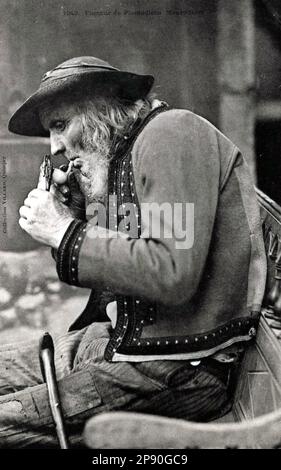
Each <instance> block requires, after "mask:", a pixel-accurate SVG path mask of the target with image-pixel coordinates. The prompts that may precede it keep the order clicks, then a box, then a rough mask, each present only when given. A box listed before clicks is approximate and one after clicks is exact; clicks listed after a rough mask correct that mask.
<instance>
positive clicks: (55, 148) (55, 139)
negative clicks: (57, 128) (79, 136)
mask: <svg viewBox="0 0 281 470" xmlns="http://www.w3.org/2000/svg"><path fill="white" fill-rule="evenodd" d="M50 144H51V153H52V155H59V154H61V153H63V152H64V151H65V145H64V142H63V139H62V138H61V136H58V135H56V134H54V133H52V132H50Z"/></svg>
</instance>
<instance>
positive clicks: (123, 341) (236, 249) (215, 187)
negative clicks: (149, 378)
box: [57, 107, 266, 361]
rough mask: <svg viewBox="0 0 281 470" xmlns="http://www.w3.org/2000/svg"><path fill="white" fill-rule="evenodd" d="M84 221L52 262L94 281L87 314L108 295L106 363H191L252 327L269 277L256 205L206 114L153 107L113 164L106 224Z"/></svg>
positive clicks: (232, 149)
mask: <svg viewBox="0 0 281 470" xmlns="http://www.w3.org/2000/svg"><path fill="white" fill-rule="evenodd" d="M155 203H156V204H155ZM165 204H166V206H165ZM167 204H168V205H167ZM192 204H193V205H192ZM159 205H160V206H161V205H162V206H161V208H162V210H163V211H164V212H165V208H166V211H168V212H169V207H171V208H172V209H171V214H172V215H171V216H168V217H167V213H166V214H165V215H163V213H161V210H160V211H159ZM128 208H132V209H133V213H134V217H129V218H128V217H127V210H128ZM147 208H149V210H150V216H149V217H148V216H147V213H145V217H144V211H146V210H147ZM176 208H177V209H176ZM192 208H193V209H194V218H193V217H191V215H192V214H193V212H192V211H193V209H192ZM116 209H117V210H118V211H116ZM177 210H179V212H177ZM149 218H150V222H151V223H150V222H149ZM95 219H96V218H95ZM93 220H94V219H92V220H90V221H89V222H85V221H78V220H77V221H74V222H73V223H72V224H71V226H70V227H69V229H68V231H67V233H66V234H65V236H64V239H63V240H62V243H61V245H60V247H59V250H58V253H57V270H58V274H59V277H60V279H61V280H63V281H65V282H68V283H70V284H73V285H78V286H82V287H88V288H89V287H90V288H92V289H94V291H93V293H92V295H91V297H90V300H89V303H88V305H87V308H86V311H87V315H89V312H90V314H91V315H92V316H91V320H92V321H96V319H97V318H98V315H97V313H96V312H95V310H96V311H97V309H96V307H97V296H95V293H94V292H95V291H96V292H99V291H100V290H105V289H109V290H110V291H111V292H112V293H113V294H114V296H115V298H116V300H117V323H116V326H115V328H114V329H113V332H112V336H111V340H110V341H109V344H108V346H107V350H106V358H107V359H108V360H112V361H145V360H153V359H198V358H201V357H205V356H209V355H212V354H214V353H216V352H217V351H220V350H223V349H224V348H226V347H228V346H230V345H232V344H236V343H240V342H243V343H245V342H247V341H249V340H250V339H251V338H252V337H253V336H254V335H255V333H256V327H257V324H258V318H259V313H260V308H261V303H262V298H263V294H264V288H265V276H266V259H265V253H264V246H263V237H262V232H261V227H260V215H259V208H258V204H257V200H256V195H255V190H254V186H253V183H252V180H251V177H250V174H249V171H248V168H247V164H246V162H245V160H244V159H243V157H242V155H241V153H240V152H239V149H238V148H237V147H236V146H235V145H234V144H233V143H232V142H230V141H229V140H228V139H227V138H226V137H225V136H224V135H223V134H222V133H221V132H219V131H218V130H217V129H216V128H215V127H214V126H213V125H212V124H210V123H209V122H208V121H206V120H205V119H203V118H202V117H199V116H197V115H195V114H193V113H192V112H189V111H186V110H170V109H166V108H165V107H164V108H163V107H162V108H158V109H157V110H156V111H153V112H152V113H151V114H150V115H149V116H148V118H146V120H145V122H143V123H142V124H141V126H140V127H139V128H138V129H137V131H135V132H134V133H133V134H132V135H131V136H130V137H129V138H128V139H127V141H126V142H125V145H124V147H123V148H122V147H121V149H119V151H118V152H117V154H116V156H115V158H114V159H113V161H112V164H111V166H110V171H109V200H108V213H107V228H104V227H101V226H95V225H94V224H93ZM193 222H194V226H193ZM184 227H185V228H186V229H187V230H186V232H184V231H183V228H184ZM117 228H119V231H118V232H117ZM157 228H158V229H159V233H157V234H156V235H155V231H154V229H156V231H157ZM180 228H181V229H182V230H180ZM187 232H188V234H189V235H188V237H189V239H188V240H183V239H182V235H183V234H184V233H185V235H186V234H187ZM184 241H186V244H184ZM95 315H96V316H95Z"/></svg>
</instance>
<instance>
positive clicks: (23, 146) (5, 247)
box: [0, 0, 281, 342]
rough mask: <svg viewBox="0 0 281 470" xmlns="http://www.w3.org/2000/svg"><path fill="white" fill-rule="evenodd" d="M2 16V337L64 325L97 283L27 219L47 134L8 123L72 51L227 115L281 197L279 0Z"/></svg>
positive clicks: (123, 0) (76, 8) (12, 7)
mask: <svg viewBox="0 0 281 470" xmlns="http://www.w3.org/2000/svg"><path fill="white" fill-rule="evenodd" d="M0 23H1V28H0V110H1V112H0V203H1V206H0V210H1V212H0V339H1V340H2V342H10V341H12V340H20V339H26V338H31V337H36V338H37V337H38V336H40V334H41V333H42V332H43V331H45V330H46V329H47V330H49V331H51V332H53V333H63V332H66V331H67V328H68V326H69V325H70V323H71V322H72V320H73V319H74V318H75V317H76V316H77V315H78V314H79V313H80V311H81V310H82V309H83V306H84V305H85V304H86V301H87V297H88V293H89V292H88V290H85V289H76V288H72V287H68V286H65V285H62V284H61V283H60V282H59V281H58V280H57V276H56V272H55V267H54V263H53V261H52V259H51V257H50V253H49V250H48V249H46V248H44V247H42V246H39V244H37V243H35V242H34V241H32V240H31V239H30V238H29V237H28V236H27V235H25V234H24V232H22V231H21V229H20V227H19V226H18V209H19V207H20V206H21V204H22V201H23V199H24V198H25V197H26V195H27V193H28V192H29V191H30V190H31V189H32V188H33V187H34V186H35V185H36V181H37V178H38V170H39V165H40V162H41V160H42V157H43V155H44V154H46V153H49V145H48V140H47V139H33V138H27V137H20V136H15V135H12V134H10V133H9V132H8V130H7V123H8V120H9V116H10V115H11V114H12V113H13V112H14V111H15V110H16V109H17V107H18V106H19V105H20V104H21V103H22V102H23V101H24V100H25V99H26V98H27V97H28V96H29V95H30V94H31V93H33V92H34V91H35V90H36V89H37V87H38V85H39V82H40V79H41V76H42V75H43V74H44V73H45V72H46V71H47V70H49V69H51V68H53V67H55V66H56V65H57V64H59V63H60V62H62V61H64V60H67V59H68V58H70V57H74V56H83V55H93V56H97V57H100V58H102V59H104V60H107V61H109V62H110V63H112V64H113V65H115V66H117V67H119V68H121V69H124V70H130V71H135V72H139V73H149V74H153V75H154V76H155V79H156V80H155V88H154V91H155V92H156V93H157V94H158V96H159V98H162V99H165V100H166V101H167V102H168V103H169V104H170V105H171V106H173V107H183V108H188V109H191V110H192V111H194V112H196V113H199V114H201V115H202V116H204V117H205V118H207V119H209V120H210V121H211V122H212V123H213V124H214V125H216V126H218V127H219V128H220V129H221V130H222V131H223V132H224V133H225V134H226V135H227V136H229V137H230V138H231V139H232V140H233V141H234V142H235V143H236V144H237V145H238V146H239V147H240V149H241V150H242V152H243V154H244V155H245V157H246V159H247V160H248V163H249V165H250V168H251V172H252V175H253V177H254V179H255V181H256V184H257V185H258V186H259V187H260V188H261V189H262V190H263V191H265V192H266V193H267V194H268V195H269V196H270V197H272V198H273V199H274V200H275V201H276V202H278V203H280V204H281V190H280V184H279V182H280V177H281V159H280V144H281V132H280V131H281V95H280V86H281V60H280V59H281V41H280V38H281V2H280V0H256V1H255V0H235V1H233V0H89V1H88V0H79V1H78V0H67V1H58V0H0Z"/></svg>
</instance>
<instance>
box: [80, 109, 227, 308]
mask: <svg viewBox="0 0 281 470" xmlns="http://www.w3.org/2000/svg"><path fill="white" fill-rule="evenodd" d="M219 152H220V149H219V145H218V138H217V131H216V130H215V128H213V127H212V126H211V125H210V124H209V123H207V121H204V120H203V119H200V118H199V117H197V116H196V115H194V114H192V113H188V112H186V111H180V110H178V111H168V112H166V113H163V114H161V115H159V116H158V117H157V118H155V119H154V120H152V121H151V122H150V123H149V124H148V125H147V126H146V128H145V129H144V130H143V131H142V132H141V134H140V135H139V136H138V138H137V140H136V142H135V144H134V146H133V150H132V158H133V171H134V178H135V184H136V190H137V194H138V199H139V203H140V205H141V210H142V228H141V238H139V239H132V238H129V237H127V236H124V235H123V234H120V233H119V232H118V236H116V233H115V232H110V231H109V230H106V229H104V228H101V227H97V226H95V227H93V226H91V223H90V222H89V223H88V224H87V225H85V226H83V227H84V228H82V231H83V230H84V232H82V233H83V237H81V236H80V240H81V246H79V257H78V264H77V279H78V280H79V281H78V280H77V282H76V284H77V285H80V286H82V287H87V288H94V287H97V286H107V287H108V288H110V289H111V290H112V291H114V292H115V293H118V294H123V295H132V296H136V297H141V298H145V299H146V300H148V301H150V302H158V303H163V304H166V305H176V304H181V303H183V302H186V301H188V300H189V299H190V298H191V297H192V296H193V295H194V293H195V292H196V290H197V288H198V284H199V282H200V278H201V275H202V272H203V269H204V265H205V262H206V258H207V256H208V252H209V246H210V241H211V237H212V233H213V226H214V221H215V214H216V207H217V202H218V193H219V178H220V158H219ZM186 204H187V205H186ZM192 204H193V206H192ZM159 205H160V206H161V205H162V206H161V207H162V212H161V211H160V210H159ZM192 208H194V217H193V215H192ZM147 210H148V212H149V211H150V213H151V215H150V218H151V220H152V223H151V224H150V225H149V223H148V219H149V217H146V216H143V214H144V213H145V214H146V212H147ZM164 214H165V216H164ZM193 223H194V233H193ZM159 228H160V233H159ZM80 234H81V229H80ZM155 234H156V235H155ZM184 234H185V237H184ZM72 246H74V247H75V246H76V245H75V241H74V245H73V243H72ZM77 246H78V245H77Z"/></svg>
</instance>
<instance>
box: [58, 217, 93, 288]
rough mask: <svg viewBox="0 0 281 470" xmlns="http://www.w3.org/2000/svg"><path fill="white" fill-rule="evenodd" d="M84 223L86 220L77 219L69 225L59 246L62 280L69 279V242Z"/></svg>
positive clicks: (59, 266) (60, 277)
mask: <svg viewBox="0 0 281 470" xmlns="http://www.w3.org/2000/svg"><path fill="white" fill-rule="evenodd" d="M82 224H86V222H84V221H82V220H77V219H75V220H73V221H72V222H71V224H70V225H69V227H68V229H67V231H66V232H65V234H64V236H63V239H62V241H61V243H60V246H59V247H58V250H57V265H56V267H57V273H58V276H59V279H60V280H61V281H62V282H68V281H69V279H68V277H69V265H70V258H69V243H70V242H71V240H72V237H73V235H74V234H75V233H76V231H77V230H78V229H79V227H80V226H81V225H82Z"/></svg>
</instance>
